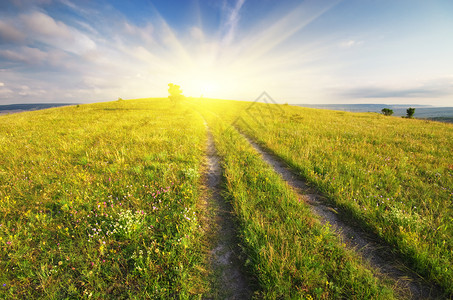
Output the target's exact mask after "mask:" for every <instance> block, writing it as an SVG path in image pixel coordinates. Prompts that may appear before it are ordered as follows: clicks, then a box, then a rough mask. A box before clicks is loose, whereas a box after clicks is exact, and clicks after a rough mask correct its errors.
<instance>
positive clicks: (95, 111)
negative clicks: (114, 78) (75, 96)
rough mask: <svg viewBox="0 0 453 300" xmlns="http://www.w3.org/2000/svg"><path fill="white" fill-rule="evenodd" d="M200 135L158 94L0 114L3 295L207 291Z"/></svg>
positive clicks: (195, 120) (186, 115)
mask: <svg viewBox="0 0 453 300" xmlns="http://www.w3.org/2000/svg"><path fill="white" fill-rule="evenodd" d="M205 141H206V135H205V128H204V125H203V122H202V120H201V119H200V117H199V116H198V115H197V114H194V113H193V112H191V111H187V110H186V109H183V108H180V109H174V108H173V107H171V106H170V104H169V103H167V101H162V100H158V99H157V100H152V101H151V100H136V101H131V102H128V101H116V102H111V103H103V104H91V105H81V106H72V107H66V108H54V109H49V110H43V111H36V112H26V113H20V114H14V115H8V116H2V117H0V245H1V248H0V270H2V271H1V272H0V285H1V286H0V298H2V299H33V298H46V299H63V298H90V297H91V298H110V299H111V298H142V299H143V298H173V297H175V296H176V295H179V296H180V297H181V298H187V297H189V295H193V294H200V293H203V291H205V290H206V289H207V284H206V278H205V276H206V271H205V269H204V264H205V262H204V260H203V259H204V256H203V253H204V252H203V251H204V250H203V247H202V245H203V243H200V241H202V240H203V232H202V231H201V230H200V229H199V228H200V226H201V225H200V221H199V218H198V217H199V216H198V211H197V203H198V198H199V195H200V188H201V184H200V180H199V174H200V171H199V169H200V168H201V164H202V162H203V157H204V148H205Z"/></svg>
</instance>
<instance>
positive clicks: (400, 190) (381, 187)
mask: <svg viewBox="0 0 453 300" xmlns="http://www.w3.org/2000/svg"><path fill="white" fill-rule="evenodd" d="M249 105H250V103H239V102H236V103H235V102H227V101H223V102H222V101H217V102H216V104H215V105H213V106H212V109H213V110H215V111H217V113H219V114H220V115H221V116H222V118H224V119H226V118H228V119H230V120H235V118H236V117H238V116H240V118H239V119H236V120H237V122H236V123H235V124H236V126H238V127H239V128H240V129H241V130H243V131H244V132H246V133H247V134H248V135H250V136H252V137H253V138H254V139H256V140H257V141H259V142H260V143H262V144H263V145H264V146H265V147H267V148H268V149H270V150H271V151H273V152H274V153H275V154H277V155H278V156H280V157H281V158H283V159H284V160H285V161H286V162H287V163H288V164H289V165H291V166H292V167H293V168H294V169H295V170H297V171H298V172H299V173H300V174H301V176H302V177H304V178H307V179H308V180H309V181H310V182H312V183H313V184H314V185H316V186H317V187H318V188H319V189H320V190H321V191H323V192H324V193H325V194H327V195H328V196H329V198H330V199H331V201H333V202H334V203H335V204H336V205H337V206H340V207H342V208H343V209H345V210H346V211H347V212H349V213H350V214H351V215H353V216H354V217H355V218H356V219H357V220H359V221H361V223H362V225H363V226H364V227H368V228H370V229H371V230H372V231H374V232H376V233H377V234H378V235H380V236H381V237H383V238H384V239H385V240H387V241H388V242H389V243H390V244H392V245H395V246H396V249H397V251H398V252H400V253H401V254H403V255H404V256H405V257H406V258H407V259H408V260H410V261H411V264H412V266H413V267H414V268H415V270H416V271H417V272H419V273H420V274H422V275H423V276H425V277H426V278H428V279H430V280H432V281H434V282H437V283H438V284H440V285H441V286H443V287H444V288H445V289H446V290H447V291H449V292H452V291H453V285H452V282H453V265H452V262H453V228H452V227H451V224H452V222H453V209H452V206H451V204H452V201H453V152H452V149H453V126H452V125H451V124H444V123H437V122H429V121H421V120H411V119H402V118H396V117H384V116H382V115H379V114H374V113H362V114H359V113H346V112H335V111H327V110H314V109H307V108H300V107H292V106H285V105H279V106H278V107H277V106H273V105H270V106H269V105H260V104H256V105H253V106H251V107H249Z"/></svg>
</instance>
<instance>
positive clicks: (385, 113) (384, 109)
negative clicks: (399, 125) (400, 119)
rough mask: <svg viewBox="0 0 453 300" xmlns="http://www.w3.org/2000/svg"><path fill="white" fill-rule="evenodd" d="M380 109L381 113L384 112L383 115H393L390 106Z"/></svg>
mask: <svg viewBox="0 0 453 300" xmlns="http://www.w3.org/2000/svg"><path fill="white" fill-rule="evenodd" d="M381 111H382V113H383V114H384V116H391V115H393V110H392V109H390V108H383V109H382V110H381Z"/></svg>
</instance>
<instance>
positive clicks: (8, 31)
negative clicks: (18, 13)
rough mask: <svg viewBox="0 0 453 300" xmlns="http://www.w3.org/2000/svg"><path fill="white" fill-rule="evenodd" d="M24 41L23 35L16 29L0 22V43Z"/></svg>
mask: <svg viewBox="0 0 453 300" xmlns="http://www.w3.org/2000/svg"><path fill="white" fill-rule="evenodd" d="M24 39H25V34H24V33H22V32H21V31H19V30H18V29H17V28H15V27H14V26H12V25H11V24H8V23H6V22H4V21H2V20H0V42H2V41H6V42H21V41H23V40H24Z"/></svg>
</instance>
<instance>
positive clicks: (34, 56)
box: [0, 47, 48, 64]
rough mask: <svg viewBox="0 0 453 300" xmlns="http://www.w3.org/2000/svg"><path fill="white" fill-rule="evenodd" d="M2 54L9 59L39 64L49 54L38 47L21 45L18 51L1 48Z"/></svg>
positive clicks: (0, 54)
mask: <svg viewBox="0 0 453 300" xmlns="http://www.w3.org/2000/svg"><path fill="white" fill-rule="evenodd" d="M0 56H3V57H4V58H7V59H9V60H14V61H20V62H25V63H27V64H38V63H41V62H43V61H44V60H46V59H47V57H48V54H47V53H46V52H43V51H41V50H39V49H37V48H30V47H21V48H19V49H18V50H16V51H12V50H0Z"/></svg>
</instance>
